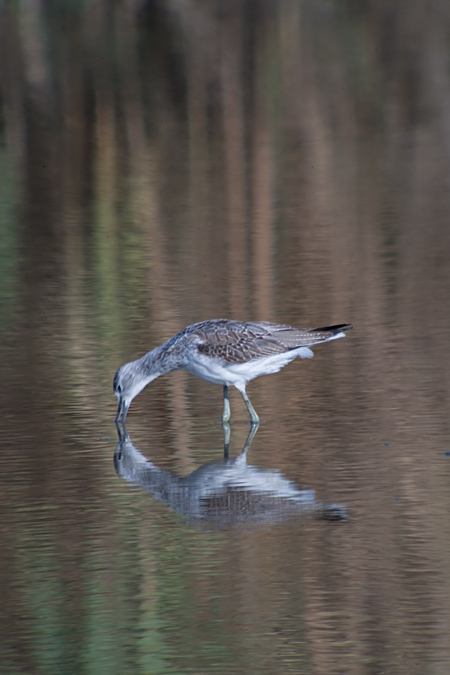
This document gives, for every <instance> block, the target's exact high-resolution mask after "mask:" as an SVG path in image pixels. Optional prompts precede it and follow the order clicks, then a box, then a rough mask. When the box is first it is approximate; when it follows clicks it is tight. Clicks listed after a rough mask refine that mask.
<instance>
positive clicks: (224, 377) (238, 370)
mask: <svg viewBox="0 0 450 675" xmlns="http://www.w3.org/2000/svg"><path fill="white" fill-rule="evenodd" d="M313 356H314V354H313V352H312V351H311V350H310V349H309V348H308V347H299V348H298V349H293V350H292V351H289V352H283V353H282V354H273V355H272V356H265V357H263V358H259V359H254V360H253V361H247V362H246V363H227V364H225V363H224V362H223V361H219V360H215V359H210V358H208V357H205V356H202V355H200V354H199V355H198V357H196V358H195V360H191V361H190V362H189V363H187V364H186V366H185V368H186V370H188V371H189V372H190V373H192V374H193V375H196V376H197V377H200V378H201V379H203V380H206V381H207V382H213V383H214V384H222V385H223V384H226V385H228V386H231V385H236V384H241V385H242V384H245V383H246V382H249V381H250V380H253V379H254V378H255V377H260V376H261V375H271V374H272V373H278V371H279V370H281V368H283V367H284V366H285V365H287V364H288V363H289V362H290V361H293V359H295V358H297V357H300V358H302V359H310V358H312V357H313Z"/></svg>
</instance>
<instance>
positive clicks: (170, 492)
mask: <svg viewBox="0 0 450 675" xmlns="http://www.w3.org/2000/svg"><path fill="white" fill-rule="evenodd" d="M116 426H117V431H118V435H119V442H118V444H117V448H116V451H115V453H114V466H115V469H116V471H117V474H118V475H119V476H120V477H121V478H124V479H125V480H128V481H131V482H133V483H135V484H138V485H142V486H143V487H144V488H145V489H146V490H147V491H148V492H150V493H152V494H153V495H154V496H155V497H156V499H161V500H163V501H165V502H166V503H167V504H169V505H170V506H171V507H172V508H173V510H174V511H176V512H177V513H179V514H181V515H183V516H184V517H186V518H187V519H188V521H191V522H202V523H205V524H208V525H209V526H212V527H218V528H220V527H226V526H229V525H233V524H237V523H241V524H243V523H252V522H253V523H260V524H263V523H272V522H280V521H283V520H286V519H288V518H292V517H295V516H313V517H315V518H321V519H325V520H341V521H342V520H346V519H347V510H346V508H345V506H342V505H340V504H325V503H323V502H321V501H318V500H317V499H316V496H315V491H314V490H312V489H303V490H301V489H300V488H298V487H297V486H296V485H295V483H293V481H291V480H288V479H287V478H285V477H284V476H283V475H282V474H281V473H280V471H277V470H276V469H261V468H259V467H256V466H252V465H250V464H248V463H247V452H248V449H249V447H250V444H251V442H252V440H253V438H254V436H255V434H256V431H257V429H258V427H257V426H253V427H252V429H251V430H250V433H249V435H248V438H247V440H246V442H245V445H244V447H243V449H242V452H241V453H240V454H239V455H238V456H237V457H236V458H234V459H229V457H228V446H229V440H230V427H229V425H228V424H224V425H223V427H224V433H225V442H224V458H223V459H222V460H221V461H216V462H208V463H207V464H204V465H203V466H201V467H199V468H198V469H196V470H195V471H194V472H193V473H191V474H190V475H189V476H185V477H180V476H177V475H175V474H174V473H172V472H171V471H168V470H167V469H161V468H159V467H158V466H156V465H155V464H153V462H151V461H150V460H148V459H147V458H146V457H145V456H144V455H143V454H142V453H141V451H140V450H139V448H137V447H136V446H135V445H134V444H133V442H132V441H131V439H130V436H129V434H128V430H127V428H126V426H125V425H124V424H122V423H117V424H116Z"/></svg>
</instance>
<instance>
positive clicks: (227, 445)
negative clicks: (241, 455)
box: [222, 422, 231, 460]
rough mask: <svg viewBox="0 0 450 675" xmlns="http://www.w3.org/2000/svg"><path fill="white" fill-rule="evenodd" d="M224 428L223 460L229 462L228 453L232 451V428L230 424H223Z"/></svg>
mask: <svg viewBox="0 0 450 675" xmlns="http://www.w3.org/2000/svg"><path fill="white" fill-rule="evenodd" d="M222 427H223V458H224V459H225V460H227V459H228V452H229V450H230V436H231V427H230V425H229V423H228V422H223V423H222Z"/></svg>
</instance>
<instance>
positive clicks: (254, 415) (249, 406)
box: [235, 385, 259, 424]
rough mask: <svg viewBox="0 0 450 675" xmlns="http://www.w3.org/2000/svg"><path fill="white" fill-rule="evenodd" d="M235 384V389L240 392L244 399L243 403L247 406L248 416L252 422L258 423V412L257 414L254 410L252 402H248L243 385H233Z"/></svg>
mask: <svg viewBox="0 0 450 675" xmlns="http://www.w3.org/2000/svg"><path fill="white" fill-rule="evenodd" d="M235 386H236V389H238V390H239V391H240V392H241V394H242V398H243V399H244V401H245V405H246V406H247V410H248V412H249V413H250V417H251V418H252V424H259V417H258V414H257V412H256V410H255V409H254V407H253V406H252V404H251V403H250V399H249V397H248V396H247V393H246V391H245V386H244V385H242V386H239V387H238V386H237V385H235Z"/></svg>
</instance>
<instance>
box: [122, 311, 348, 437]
mask: <svg viewBox="0 0 450 675" xmlns="http://www.w3.org/2000/svg"><path fill="white" fill-rule="evenodd" d="M351 327H352V326H351V325H350V324H339V325H336V326H328V327H326V328H293V327H292V326H285V325H282V324H277V323H269V322H267V321H249V322H246V323H241V322H239V321H230V320H228V319H211V320H209V321H201V322H200V323H194V324H193V325H192V326H187V328H184V330H182V331H181V332H180V333H177V335H175V336H174V337H172V338H171V339H170V340H168V341H167V342H165V343H164V344H162V345H160V346H159V347H156V349H153V350H152V351H150V352H148V353H147V354H145V356H143V357H142V358H140V359H137V361H131V362H130V363H126V364H125V365H124V366H122V367H121V368H119V370H118V371H117V373H116V374H115V377H114V393H115V395H116V396H117V398H118V400H119V408H118V410H117V415H116V419H115V421H116V422H119V421H122V422H125V419H126V416H127V413H128V408H129V407H130V404H131V401H132V400H133V399H134V398H135V396H137V395H138V394H139V393H140V392H141V391H142V390H143V389H144V387H146V386H147V384H149V383H150V382H152V381H153V380H155V379H156V378H157V377H159V376H160V375H164V374H165V373H170V372H172V371H173V370H180V369H181V370H187V371H189V372H190V373H192V374H193V375H197V377H200V378H202V379H203V380H206V381H207V382H213V383H214V384H221V385H222V386H223V400H224V406H223V415H222V422H223V423H227V422H229V420H230V417H231V412H230V403H229V400H228V387H230V386H232V385H233V386H235V387H236V389H237V390H238V391H240V393H241V395H242V398H243V399H244V401H245V404H246V406H247V409H248V412H249V413H250V418H251V422H252V424H259V417H258V415H257V413H256V411H255V409H254V408H253V406H252V404H251V402H250V399H249V398H248V396H247V393H246V386H247V383H248V382H250V380H253V379H254V378H255V377H259V376H260V375H270V374H272V373H277V372H278V371H279V370H281V368H283V366H285V365H286V364H288V363H289V362H290V361H292V360H293V359H295V358H296V357H299V358H301V359H310V358H312V357H313V356H314V354H313V352H312V351H311V349H310V348H311V347H314V346H315V345H317V344H320V343H321V342H329V341H330V340H336V339H337V338H341V337H345V331H347V330H349V329H350V328H351Z"/></svg>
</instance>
